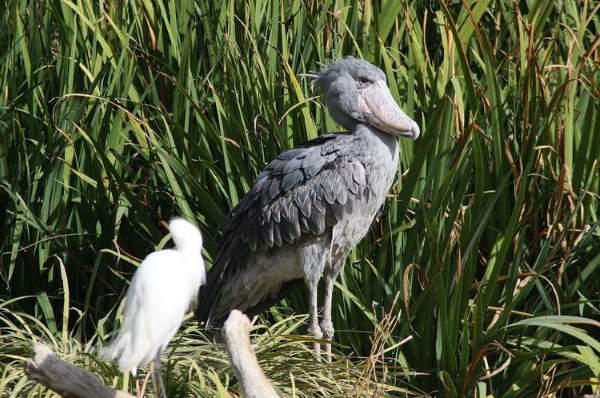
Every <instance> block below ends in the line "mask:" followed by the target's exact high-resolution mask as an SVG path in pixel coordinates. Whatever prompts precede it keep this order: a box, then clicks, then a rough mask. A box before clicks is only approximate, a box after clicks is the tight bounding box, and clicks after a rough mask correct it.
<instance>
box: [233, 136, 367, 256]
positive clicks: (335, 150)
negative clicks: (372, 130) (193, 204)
mask: <svg viewBox="0 0 600 398" xmlns="http://www.w3.org/2000/svg"><path fill="white" fill-rule="evenodd" d="M352 139H354V138H353V137H352V136H350V135H335V136H324V137H321V139H317V140H316V141H315V142H316V144H317V145H312V146H306V147H300V148H295V149H291V150H289V151H286V152H283V153H282V154H280V155H279V156H277V158H275V159H274V160H273V161H272V162H271V163H270V164H269V165H268V166H267V167H266V169H265V170H264V171H263V172H262V173H261V174H260V175H259V176H258V178H257V179H256V182H255V183H254V186H253V187H252V190H251V191H250V192H249V193H248V195H246V196H244V197H243V198H242V200H241V201H240V203H239V204H238V206H237V207H236V208H235V209H234V211H233V212H232V215H231V218H230V222H229V227H228V232H227V233H235V232H234V231H235V230H236V229H238V230H241V238H242V241H243V242H244V243H245V244H246V245H248V247H249V248H250V250H251V251H255V250H256V249H257V248H263V249H269V248H272V247H275V246H278V247H280V246H281V245H283V244H284V243H288V244H291V243H293V242H295V241H297V240H299V239H301V238H302V237H303V236H306V235H320V234H322V233H324V232H325V230H326V228H327V227H332V226H333V225H335V224H336V223H337V222H339V221H340V220H341V219H342V218H343V217H344V216H345V215H346V214H348V213H351V212H352V210H353V207H354V206H353V205H354V202H356V201H357V200H361V198H362V196H363V195H364V193H365V190H366V189H367V186H366V176H365V169H364V167H363V165H362V164H361V163H360V162H359V161H357V160H356V158H355V157H353V156H352V154H351V153H350V152H349V151H350V150H351V148H353V145H352V143H351V140H352ZM319 141H321V142H319ZM309 144H310V143H309Z"/></svg>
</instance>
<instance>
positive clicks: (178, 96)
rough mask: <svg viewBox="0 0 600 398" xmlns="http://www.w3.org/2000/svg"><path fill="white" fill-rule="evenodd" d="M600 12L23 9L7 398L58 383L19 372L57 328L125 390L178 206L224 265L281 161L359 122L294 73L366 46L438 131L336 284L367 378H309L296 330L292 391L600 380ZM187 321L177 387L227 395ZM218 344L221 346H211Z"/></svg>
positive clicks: (192, 6)
mask: <svg viewBox="0 0 600 398" xmlns="http://www.w3.org/2000/svg"><path fill="white" fill-rule="evenodd" d="M598 7H600V6H599V5H598V4H597V3H596V2H594V1H588V0H580V1H577V0H563V1H555V2H547V1H543V0H538V1H534V0H528V1H518V2H517V1H513V0H495V1H491V0H479V1H476V2H475V1H471V0H463V1H452V2H451V1H429V0H400V1H396V0H385V1H384V0H380V1H373V2H371V1H366V0H365V1H354V2H353V1H340V0H337V1H336V0H323V1H313V0H303V1H300V0H289V1H283V0H275V1H266V0H249V1H244V2H240V1H234V0H224V1H220V2H207V1H197V2H193V1H189V0H182V1H166V0H155V1H146V0H144V1H141V0H140V1H134V0H130V1H121V2H95V1H92V0H78V1H74V0H50V1H46V2H39V1H31V0H29V1H28V0H8V1H6V2H5V6H3V7H0V9H1V11H0V12H1V14H0V18H1V19H0V132H1V134H2V138H1V139H0V223H2V224H1V227H0V228H1V232H2V233H1V234H0V276H1V279H0V281H1V282H0V300H1V301H0V316H1V318H0V319H1V321H0V327H2V334H1V335H0V340H1V344H0V352H1V353H2V354H4V355H3V356H2V358H3V359H2V360H0V363H1V364H2V365H0V366H2V369H3V373H2V379H1V380H0V392H1V394H0V395H2V396H5V395H6V396H11V395H12V396H25V395H29V396H39V395H41V394H42V393H41V392H39V391H38V390H36V389H34V388H33V387H32V385H31V384H28V383H26V382H25V379H24V378H23V375H22V373H20V372H16V371H15V370H14V369H15V366H16V364H17V363H18V362H19V360H20V359H21V358H22V357H23V356H24V355H26V354H27V349H26V347H27V346H28V344H29V342H30V341H31V339H33V338H34V336H38V338H42V339H44V340H45V341H49V340H50V341H52V344H53V345H54V346H55V348H57V350H58V351H59V352H61V353H64V354H68V355H73V357H72V358H74V359H76V360H78V361H82V362H83V363H85V364H86V365H87V366H90V367H91V368H93V369H96V370H98V371H99V372H101V374H102V375H103V376H104V377H105V378H106V379H107V380H115V383H117V382H118V383H120V381H116V379H114V378H116V377H118V376H119V375H118V374H117V373H116V372H115V370H114V369H112V368H108V367H106V366H105V365H103V364H101V363H99V362H98V361H97V360H96V359H95V356H94V355H95V354H94V352H95V351H94V350H95V347H96V344H97V342H98V339H100V338H103V336H105V334H106V333H107V332H108V331H109V330H112V328H113V326H116V325H117V324H116V323H115V319H118V311H117V303H118V300H119V299H120V297H121V295H122V292H123V289H124V288H125V287H126V281H127V279H128V278H129V277H130V276H131V274H132V272H133V271H134V270H135V265H136V264H137V263H138V261H139V259H140V258H143V257H144V256H145V255H146V254H147V253H148V252H149V251H151V250H153V249H155V248H157V247H162V246H163V245H164V244H165V243H166V240H165V239H163V237H164V235H165V231H164V230H163V229H161V227H160V225H161V221H165V220H168V219H169V218H170V217H171V216H172V215H176V214H180V215H183V216H186V217H188V218H190V219H194V220H196V221H197V223H198V224H199V225H200V226H201V228H202V230H203V232H204V234H205V236H206V253H205V254H206V257H207V262H208V263H209V264H210V260H211V254H213V253H215V250H216V247H217V243H218V238H219V229H218V226H219V225H220V224H221V222H222V220H223V217H224V215H225V214H226V213H227V212H228V210H229V209H230V208H231V207H232V206H233V205H235V203H236V202H237V201H238V199H239V197H240V196H241V195H243V193H244V192H246V191H247V190H248V189H249V187H250V184H251V183H252V180H253V179H254V177H255V176H256V175H257V174H258V172H259V171H260V169H261V168H262V167H263V166H264V165H265V163H266V162H267V161H268V160H269V159H271V158H272V157H273V156H275V155H276V154H277V153H278V152H280V151H281V150H282V149H284V148H288V147H290V146H293V145H296V144H298V143H300V142H302V141H305V140H307V139H310V138H314V137H315V136H317V135H318V134H321V133H323V132H325V131H335V130H337V129H339V127H338V126H336V125H335V123H334V122H333V121H332V120H331V119H330V118H329V117H328V116H327V114H326V112H325V110H324V108H323V107H322V105H321V103H320V102H319V100H318V97H316V95H317V93H315V92H314V91H312V90H311V88H310V85H309V84H308V82H306V81H304V80H302V79H300V78H298V77H297V75H298V73H301V72H307V71H311V70H317V69H318V68H319V66H318V62H328V61H329V60H331V59H337V58H339V57H341V56H343V55H354V56H357V57H363V58H365V59H367V60H369V61H371V62H373V63H375V64H377V65H379V66H381V68H382V69H383V70H384V71H385V73H386V74H387V77H388V81H389V82H390V85H391V89H392V93H393V94H394V96H395V97H396V99H397V100H398V102H399V103H400V104H401V105H402V107H403V109H404V110H406V111H407V113H408V114H409V115H410V116H411V117H413V119H414V120H416V121H417V122H418V123H419V125H420V126H421V131H422V133H423V134H422V137H421V138H420V139H419V140H417V141H416V142H414V143H413V142H406V141H403V142H402V144H401V150H402V153H401V164H400V172H399V173H398V179H397V181H396V184H395V185H394V188H393V190H392V192H391V194H390V196H389V200H388V201H387V203H386V211H385V213H384V215H383V217H382V218H381V219H380V220H379V222H378V223H377V224H376V225H375V227H374V229H373V232H372V234H371V235H370V236H368V237H367V238H366V239H365V240H364V242H362V243H361V244H360V245H359V247H358V248H357V249H356V250H355V251H354V252H353V253H352V256H351V259H350V260H349V262H348V263H347V265H346V269H345V271H344V273H343V275H342V277H341V278H340V280H339V283H338V285H337V288H336V292H335V309H334V312H335V319H334V324H335V325H336V327H337V328H338V329H339V333H338V334H337V336H336V342H337V343H338V346H337V349H338V352H339V353H340V354H343V355H350V354H352V355H355V357H352V359H347V360H341V362H340V363H343V364H344V365H343V366H344V367H345V368H346V369H348V370H347V372H348V375H349V376H348V381H347V383H346V382H345V381H343V380H337V379H336V378H335V377H333V376H331V373H330V374H329V376H328V373H327V372H328V370H327V368H326V367H323V366H322V367H319V365H314V367H311V366H313V365H312V363H311V362H310V361H306V360H304V358H305V357H304V356H303V355H308V354H307V353H306V352H304V351H302V347H303V344H304V343H298V340H297V339H291V341H292V342H294V344H292V345H293V347H295V348H294V349H290V352H293V353H294V355H293V356H292V357H293V358H294V361H292V360H288V359H289V357H290V354H289V352H286V351H285V350H286V349H287V348H286V347H288V345H286V344H287V343H285V342H289V341H290V340H289V338H288V337H285V336H284V337H273V339H275V340H273V341H276V342H279V343H278V344H275V345H274V346H273V345H271V346H269V345H267V346H266V347H274V348H273V350H274V351H273V352H272V353H270V352H269V351H267V350H266V349H265V352H264V355H265V356H264V358H265V361H264V365H265V367H266V368H267V369H280V368H281V370H277V372H281V373H277V374H276V375H275V376H274V377H275V378H276V380H277V381H278V382H280V385H281V386H287V388H292V387H290V386H292V385H293V383H292V381H291V380H292V379H291V378H292V377H293V378H294V380H296V383H297V381H298V379H300V380H301V381H302V382H303V383H307V384H310V383H312V384H311V385H312V386H313V387H314V386H317V385H319V384H327V383H330V385H332V386H335V385H336V383H341V384H344V383H345V384H344V385H345V387H340V388H341V389H340V390H336V391H335V393H336V394H339V395H341V396H348V395H352V394H354V393H356V394H358V393H357V392H355V391H354V390H349V389H350V388H353V386H356V385H359V386H363V385H364V383H363V381H364V380H370V381H371V382H373V381H374V380H377V381H380V382H381V383H384V384H385V385H386V386H387V387H385V388H384V389H387V390H388V393H389V394H392V395H399V396H402V394H404V393H402V392H400V391H395V392H393V391H392V389H393V388H407V389H409V390H410V391H415V392H423V393H426V394H432V395H436V396H447V397H458V396H476V397H488V396H491V397H506V398H508V397H528V396H536V395H537V396H551V394H556V396H560V397H570V396H580V395H581V394H583V393H591V391H592V389H593V388H596V391H597V389H598V387H597V385H598V382H599V377H600V342H599V340H598V339H597V336H598V335H599V333H598V326H599V324H598V322H597V321H594V320H598V319H599V317H600V311H599V309H598V308H599V305H600V227H599V220H598V215H599V192H600V173H599V170H598V169H599V155H598V154H599V153H600V101H599V100H598V96H599V95H600V69H599V63H600V36H598V32H599V31H600V16H599V15H600V14H599V13H598ZM395 300H396V305H395V306H392V304H393V303H394V301H395ZM292 308H293V309H294V310H295V311H296V313H302V312H303V311H305V310H306V304H305V299H304V295H303V293H302V292H298V293H297V294H295V295H294V296H292V297H291V298H290V299H288V300H287V301H285V302H284V303H283V305H282V307H280V308H278V309H277V310H276V311H274V312H273V313H272V316H271V317H270V318H269V321H270V322H279V321H280V322H284V324H286V325H290V326H289V328H291V329H289V330H287V331H286V332H285V333H283V334H284V335H289V334H293V335H295V334H297V333H304V329H303V327H301V326H297V325H296V323H295V322H296V321H295V319H296V318H293V317H291V318H290V316H292V312H291V311H292V310H291V309H292ZM19 317H20V318H19ZM15 319H20V320H18V321H17V320H15ZM383 319H387V321H386V322H387V323H386V322H383V324H384V325H388V326H386V327H382V326H381V325H382V320H383ZM394 319H395V320H397V322H395V321H393V320H394ZM292 325H296V326H293V327H292ZM189 328H190V329H189V330H188V331H187V333H184V334H182V337H181V340H179V341H180V344H179V346H178V347H180V348H176V349H175V351H174V354H173V356H172V358H173V361H172V363H173V366H172V369H173V372H172V373H171V374H170V376H169V377H170V380H172V381H171V384H172V386H173V388H174V389H175V390H176V389H177V388H180V389H183V388H186V387H185V385H186V384H187V383H188V380H196V382H197V383H200V385H199V387H198V388H197V389H196V387H194V386H195V384H193V385H191V387H190V388H193V389H194V390H193V393H194V394H196V395H199V396H202V395H201V394H202V393H201V391H203V390H202V389H203V388H205V389H206V391H217V390H218V391H221V392H220V393H221V394H225V393H224V392H223V391H225V390H226V389H230V388H231V387H232V386H233V383H234V381H233V380H231V373H230V372H229V370H226V367H225V366H224V365H223V364H222V360H223V356H222V355H223V354H222V351H221V350H220V349H219V348H218V347H212V345H210V344H204V345H203V343H202V341H205V340H203V339H202V338H201V337H198V338H196V334H197V333H198V332H197V331H195V330H194V326H193V324H190V325H189ZM298 328H299V329H298ZM274 330H277V331H279V330H280V329H274ZM278 339H279V340H278ZM280 339H283V340H284V341H285V342H281V340H280ZM401 343H403V344H401ZM205 350H208V351H209V354H207V355H208V356H210V357H214V358H215V359H214V360H210V361H194V360H193V359H194V358H200V357H202V356H203V355H204V353H205ZM180 351H181V353H182V354H181V355H179V354H177V353H178V352H180ZM382 351H383V354H382V353H381V352H382ZM296 353H298V355H297V356H296ZM373 353H375V354H378V355H373ZM379 354H381V355H379ZM178 355H179V356H178ZM277 358H279V359H277ZM281 358H285V360H281ZM361 358H362V359H361ZM364 358H371V359H370V360H366V359H364ZM383 358H384V359H383ZM296 359H297V360H298V362H295V360H296ZM219 361H221V362H219ZM219 363H220V365H219ZM204 364H207V367H206V368H204V367H202V366H201V365H204ZM208 364H210V366H208ZM307 364H308V365H307ZM280 365H281V366H280ZM306 366H309V368H308V369H310V372H309V373H310V376H309V375H305V374H304V373H303V372H304V370H306V369H307V368H306ZM200 375H202V376H200ZM297 375H298V376H297ZM300 375H301V376H300ZM319 375H321V376H319ZM318 377H323V378H325V379H324V380H323V381H322V382H321V383H320V382H319V379H318ZM203 383H204V384H203ZM361 383H362V384H361ZM300 386H301V387H300ZM394 386H395V387H394ZM296 387H298V389H297V390H298V391H300V390H301V389H302V390H304V391H305V394H306V396H331V395H333V394H334V392H331V391H329V390H323V391H320V390H319V389H318V388H317V387H314V388H313V387H307V386H306V384H303V385H300V384H296ZM332 388H337V387H332ZM175 390H174V391H175ZM364 390H365V391H366V390H367V387H365V388H364ZM286 391H287V392H290V390H286ZM349 391H353V392H349ZM372 391H375V387H372ZM190 394H192V393H191V392H190ZM206 394H209V395H208V396H210V394H211V393H210V392H206ZM183 395H185V394H183ZM183 395H182V396H183ZM192 395H193V394H192ZM290 395H292V394H290ZM174 396H176V394H174ZM298 396H300V395H298Z"/></svg>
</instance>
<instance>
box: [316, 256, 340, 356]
mask: <svg viewBox="0 0 600 398" xmlns="http://www.w3.org/2000/svg"><path fill="white" fill-rule="evenodd" d="M343 265H344V260H341V261H339V262H338V263H336V264H335V265H334V267H333V269H332V271H330V272H325V275H324V282H325V297H324V300H323V319H322V320H321V330H322V332H323V337H324V338H325V340H327V343H325V356H326V358H327V362H331V340H333V334H334V333H335V330H334V328H333V321H332V320H331V306H332V304H331V302H332V300H333V285H334V283H335V280H336V278H337V276H338V275H339V273H340V271H341V269H342V267H343Z"/></svg>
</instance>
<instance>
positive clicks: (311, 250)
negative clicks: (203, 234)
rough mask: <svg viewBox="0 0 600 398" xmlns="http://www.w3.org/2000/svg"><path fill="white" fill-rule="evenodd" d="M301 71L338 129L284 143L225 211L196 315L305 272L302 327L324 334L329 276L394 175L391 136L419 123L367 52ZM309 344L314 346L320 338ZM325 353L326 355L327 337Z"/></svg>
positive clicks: (253, 307) (262, 300) (255, 308)
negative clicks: (320, 295) (320, 289)
mask: <svg viewBox="0 0 600 398" xmlns="http://www.w3.org/2000/svg"><path fill="white" fill-rule="evenodd" d="M307 76H309V77H313V78H314V79H315V83H316V84H317V86H318V87H319V89H320V91H321V94H322V98H323V99H324V102H325V105H326V107H327V109H328V111H329V113H330V114H331V117H332V118H333V119H334V120H335V121H337V122H338V123H339V124H340V125H341V126H342V127H343V128H344V129H345V130H346V131H345V132H340V133H335V134H327V135H322V136H320V137H318V138H316V139H314V140H312V141H309V142H307V143H305V144H304V145H301V146H299V147H298V148H294V149H289V150H287V151H285V152H283V153H281V154H280V155H279V156H277V157H276V158H275V159H274V160H273V161H272V162H271V163H269V165H268V166H267V167H266V168H265V169H264V171H263V172H262V173H260V174H259V175H258V177H257V179H256V181H255V182H254V185H253V186H252V189H251V190H250V192H248V193H247V194H246V195H245V196H244V197H242V199H241V200H240V201H239V203H238V204H237V206H236V207H235V208H234V209H233V210H232V211H231V213H230V214H229V216H228V220H227V223H226V227H225V230H224V237H223V240H222V243H221V245H220V248H219V250H218V253H217V255H216V257H215V262H214V266H213V268H212V269H211V270H210V271H209V274H208V278H207V283H206V285H205V286H204V287H203V288H201V289H200V294H199V296H200V297H199V300H198V302H199V303H200V305H199V307H198V309H197V314H196V315H197V317H198V320H199V321H200V322H201V323H202V322H204V323H206V324H210V325H215V326H220V325H221V324H222V323H223V321H224V319H225V318H226V317H227V315H228V314H229V312H230V311H231V310H232V309H238V310H241V311H243V312H245V313H247V314H250V315H251V314H256V313H258V312H261V311H262V310H265V309H267V308H268V307H270V306H271V305H273V304H275V303H276V302H277V301H279V300H280V299H281V298H283V297H284V296H285V295H286V293H287V292H288V291H289V290H290V288H291V287H292V286H293V285H296V284H297V283H298V282H302V281H304V283H305V284H306V286H307V288H308V294H309V297H308V301H309V309H310V319H309V333H311V334H312V335H313V336H314V337H315V338H316V339H321V338H325V339H326V340H328V341H329V342H330V341H331V339H332V338H333V335H334V328H333V324H332V320H331V301H332V294H333V285H334V282H335V280H336V278H337V276H338V274H339V273H340V271H341V270H342V268H343V266H344V262H345V260H346V257H347V256H348V254H349V252H350V250H352V248H353V247H354V246H356V244H357V243H358V242H359V241H360V240H361V239H362V238H363V237H364V236H365V235H366V233H367V232H368V230H369V228H370V226H371V223H372V221H373V219H374V218H375V216H376V214H377V212H378V210H379V209H380V207H381V206H382V204H383V202H384V200H385V197H386V194H387V193H388V191H389V190H390V187H391V185H392V182H393V181H394V178H395V175H396V171H397V169H398V143H397V138H398V137H406V138H410V139H416V138H417V137H418V136H419V127H418V126H417V124H416V123H415V122H414V121H413V120H412V119H411V118H409V117H408V116H407V115H406V114H405V113H404V112H403V111H402V110H401V109H400V107H399V106H398V104H397V103H396V101H394V98H393V97H392V95H391V93H390V90H389V88H388V86H387V84H386V76H385V74H384V73H383V71H382V70H381V69H379V68H378V67H376V66H374V65H372V64H370V63H369V62H367V61H364V60H361V59H356V58H351V57H348V58H344V59H342V60H340V61H337V62H333V63H332V64H330V65H329V66H327V67H326V68H324V70H322V71H321V72H320V73H317V74H314V75H307ZM321 279H323V281H324V288H325V294H324V302H323V313H322V319H321V322H320V324H319V319H318V302H317V286H318V284H319V281H320V280H321ZM314 349H315V352H316V353H317V355H318V356H319V355H320V344H319V343H315V344H314ZM326 354H327V359H328V360H331V344H330V343H329V344H327V345H326Z"/></svg>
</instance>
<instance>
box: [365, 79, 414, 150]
mask: <svg viewBox="0 0 600 398" xmlns="http://www.w3.org/2000/svg"><path fill="white" fill-rule="evenodd" d="M359 106H360V110H361V111H362V113H363V115H364V118H365V120H364V121H365V122H366V123H368V124H369V125H371V126H373V127H375V128H376V129H378V130H381V131H383V132H385V133H388V134H392V135H401V136H404V137H408V138H412V139H413V140H414V139H416V138H417V137H419V133H420V131H419V126H417V123H415V121H414V120H412V119H411V118H409V117H408V116H406V113H404V112H403V111H402V109H400V107H399V106H398V104H397V103H396V101H394V97H392V93H390V89H389V88H388V87H387V85H386V84H385V82H384V81H383V80H379V81H377V82H375V83H373V84H369V85H367V86H366V87H365V88H363V89H361V90H360V98H359Z"/></svg>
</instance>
